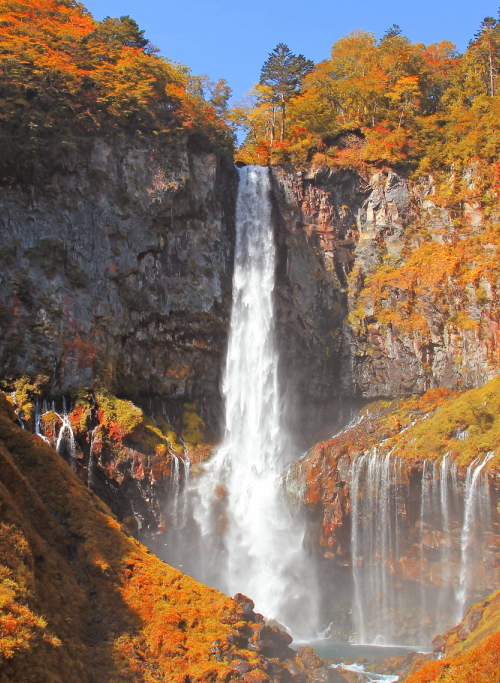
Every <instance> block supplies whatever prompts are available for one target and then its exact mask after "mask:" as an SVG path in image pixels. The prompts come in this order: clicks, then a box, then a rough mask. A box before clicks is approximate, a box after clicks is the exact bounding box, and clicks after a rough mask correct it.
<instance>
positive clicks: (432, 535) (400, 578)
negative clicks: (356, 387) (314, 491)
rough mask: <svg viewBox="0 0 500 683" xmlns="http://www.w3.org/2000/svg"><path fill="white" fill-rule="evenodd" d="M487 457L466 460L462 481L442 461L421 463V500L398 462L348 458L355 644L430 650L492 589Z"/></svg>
mask: <svg viewBox="0 0 500 683" xmlns="http://www.w3.org/2000/svg"><path fill="white" fill-rule="evenodd" d="M491 458H492V454H491V453H487V454H486V455H485V456H481V457H479V458H477V459H476V460H474V461H473V462H472V463H471V464H470V465H469V467H468V468H467V471H466V476H465V482H463V479H460V478H459V475H458V468H457V465H456V463H455V462H454V461H453V460H452V458H451V455H450V454H449V453H447V454H445V455H444V456H443V457H442V459H441V460H440V461H437V460H435V461H433V462H430V461H427V460H426V461H424V463H423V466H422V476H421V488H420V497H419V498H418V486H415V484H413V486H410V482H409V481H408V480H406V481H405V480H404V476H403V469H402V468H403V461H402V460H401V459H400V458H393V457H391V455H390V454H386V455H381V454H380V453H379V452H378V451H377V449H373V451H372V452H371V453H368V454H363V455H360V456H359V457H358V458H357V459H355V460H354V462H353V463H352V467H351V482H350V488H351V500H352V508H351V518H352V529H351V554H352V578H353V610H352V612H353V620H354V630H355V634H354V637H355V639H356V641H357V642H360V643H373V644H378V643H393V642H404V641H406V644H421V645H425V644H428V642H429V639H430V637H431V635H432V634H435V633H439V632H442V631H444V630H446V629H447V628H450V627H451V626H453V625H454V624H455V623H457V622H458V621H460V619H461V618H462V617H463V614H464V612H465V609H466V607H467V606H468V605H469V604H471V602H472V601H473V600H474V598H477V591H478V590H479V591H483V593H484V591H485V590H486V592H487V590H488V589H489V588H490V587H493V586H490V585H491V584H493V585H494V583H495V570H494V562H493V558H492V557H491V556H490V549H489V544H488V532H489V530H490V527H491V515H490V511H491V508H490V495H489V483H488V473H487V471H486V466H487V464H488V462H489V461H490V460H491ZM411 496H413V497H412V498H411ZM403 538H404V541H401V539H403ZM402 542H403V543H404V544H405V549H404V551H403V550H402V547H401V543H402ZM473 548H474V552H472V549H473ZM403 585H404V589H403ZM473 587H474V590H473V589H472V588H473Z"/></svg>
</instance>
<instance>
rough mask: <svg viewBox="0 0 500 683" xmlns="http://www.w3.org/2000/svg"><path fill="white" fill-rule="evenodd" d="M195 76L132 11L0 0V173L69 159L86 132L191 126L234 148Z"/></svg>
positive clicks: (65, 0) (48, 0) (58, 0)
mask: <svg viewBox="0 0 500 683" xmlns="http://www.w3.org/2000/svg"><path fill="white" fill-rule="evenodd" d="M134 31H135V38H136V39H135V41H134V40H130V33H131V32H132V33H133V32H134ZM195 82H196V83H197V80H196V79H195V78H194V77H192V76H191V74H190V72H189V70H188V69H187V68H186V67H184V66H183V65H179V64H175V65H174V64H173V63H172V62H170V61H169V60H168V59H166V58H164V57H159V56H158V55H156V54H155V50H154V49H150V48H149V43H148V41H146V40H145V39H143V37H142V32H141V31H139V30H138V27H137V25H136V24H135V22H133V20H130V18H128V17H122V18H121V19H119V20H111V19H109V18H107V19H105V20H104V21H103V22H97V21H95V20H94V19H93V18H92V16H91V15H90V13H89V12H88V11H87V10H86V9H85V7H84V6H83V5H82V4H81V3H79V2H75V1H74V0H1V2H0V93H1V95H2V98H1V102H0V145H1V146H2V148H3V150H4V154H3V155H2V156H3V160H2V163H0V180H1V179H2V175H3V178H4V180H11V179H12V178H13V177H14V176H15V175H16V173H19V167H20V166H23V164H24V165H27V164H28V163H31V165H32V166H33V163H34V162H36V163H42V164H45V165H47V163H48V162H49V161H52V163H56V162H57V163H59V164H60V163H62V162H63V161H64V155H65V154H66V153H68V151H69V149H71V145H74V144H75V141H76V142H78V140H79V138H81V137H82V136H85V135H87V134H88V133H97V132H104V133H111V132H113V133H116V132H120V130H121V131H132V132H133V131H140V132H143V133H150V134H151V133H154V134H156V135H159V134H160V135H161V134H162V133H165V134H166V136H165V137H166V140H168V139H169V137H168V136H170V137H171V136H172V133H173V132H175V131H181V132H182V130H183V129H184V128H186V127H187V128H188V129H189V130H191V129H195V130H199V131H200V132H202V133H203V134H204V135H205V136H206V137H208V139H210V140H211V141H212V143H213V144H220V145H223V146H224V145H225V146H226V147H230V145H231V142H232V137H231V134H230V131H229V129H228V127H227V126H226V124H225V123H224V122H223V121H222V119H220V118H219V117H218V116H217V115H216V114H215V109H214V107H213V106H212V104H211V103H210V102H207V101H205V100H204V97H203V93H202V92H200V89H199V88H197V90H196V88H195V86H194V83H195ZM195 91H196V92H195Z"/></svg>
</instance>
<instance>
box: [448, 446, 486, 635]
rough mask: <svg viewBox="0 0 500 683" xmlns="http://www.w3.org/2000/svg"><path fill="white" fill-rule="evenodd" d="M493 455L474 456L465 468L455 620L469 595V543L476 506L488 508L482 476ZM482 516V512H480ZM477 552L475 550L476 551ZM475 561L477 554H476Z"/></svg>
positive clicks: (459, 617) (472, 531) (472, 532)
mask: <svg viewBox="0 0 500 683" xmlns="http://www.w3.org/2000/svg"><path fill="white" fill-rule="evenodd" d="M492 457H493V453H491V452H489V453H486V455H485V456H484V457H483V458H481V457H478V458H476V459H475V460H474V461H473V462H472V463H471V464H470V465H469V467H468V468H467V475H466V479H465V500H464V523H463V527H462V537H461V541H460V551H461V557H460V576H459V584H458V591H457V612H456V621H457V622H458V621H460V620H461V619H462V617H463V616H464V611H465V606H466V603H467V598H468V597H469V583H470V579H471V569H472V567H471V560H472V557H471V552H470V550H471V545H472V541H473V537H474V529H475V523H476V517H477V512H478V508H479V510H480V515H481V509H483V510H484V504H485V503H486V504H487V505H488V508H489V496H488V495H486V494H485V493H483V494H482V493H481V492H482V491H484V489H485V488H488V481H487V477H482V476H481V475H482V472H483V470H484V468H485V466H486V465H487V464H488V462H489V461H490V460H491V458H492ZM482 514H483V516H484V512H483V513H482ZM476 553H477V551H476ZM476 561H477V554H476Z"/></svg>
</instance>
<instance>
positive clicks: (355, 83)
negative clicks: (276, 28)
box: [232, 17, 500, 172]
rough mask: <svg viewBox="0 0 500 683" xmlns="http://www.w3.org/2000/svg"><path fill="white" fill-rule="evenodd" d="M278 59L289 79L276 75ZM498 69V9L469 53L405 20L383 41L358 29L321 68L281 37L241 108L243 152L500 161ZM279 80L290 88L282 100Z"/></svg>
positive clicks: (355, 161)
mask: <svg viewBox="0 0 500 683" xmlns="http://www.w3.org/2000/svg"><path fill="white" fill-rule="evenodd" d="M294 59H295V60H297V59H298V60H299V62H300V63H301V65H302V71H301V73H300V74H299V76H298V78H295V81H294V83H293V87H288V88H287V85H286V84H287V79H288V77H289V75H288V72H287V63H294ZM278 63H280V64H279V67H281V82H280V80H279V78H278V79H277V78H276V76H275V78H274V81H273V80H272V79H270V78H269V77H268V71H269V67H270V65H271V66H274V67H275V71H276V65H277V64H278ZM277 70H278V71H279V70H280V69H279V68H278V69H277ZM499 70H500V22H499V21H498V20H496V19H494V18H492V17H487V18H486V19H485V20H484V21H483V22H482V24H481V26H480V28H479V30H478V32H477V33H476V35H475V36H474V37H473V39H472V40H471V41H470V43H469V46H468V48H467V50H466V51H465V53H464V54H463V55H460V54H459V53H458V52H457V50H456V49H455V46H454V45H453V44H452V43H450V42H449V41H441V42H439V43H434V44H432V45H427V46H426V45H424V44H423V43H412V42H410V41H409V40H408V38H406V37H405V36H404V35H402V32H401V30H400V28H399V26H397V25H393V26H392V27H391V28H390V29H389V30H388V31H386V33H385V34H384V36H383V37H382V38H381V40H379V41H377V40H376V38H375V36H374V35H373V33H370V32H367V31H361V30H358V31H352V32H351V33H349V34H348V35H345V36H342V37H341V38H340V39H339V40H338V41H337V42H336V43H335V44H334V45H333V47H332V50H331V54H330V58H329V59H326V60H324V61H322V62H320V63H319V64H317V65H315V66H313V65H311V62H309V61H308V60H306V59H305V58H304V57H303V56H302V55H299V56H298V57H296V56H295V55H293V54H292V53H291V52H290V51H289V50H288V48H287V46H286V45H279V46H278V47H277V48H276V49H275V50H274V52H272V53H271V54H270V56H269V59H268V61H267V62H266V64H265V65H264V67H263V69H262V73H261V78H260V81H259V83H258V84H257V85H256V86H255V87H254V88H253V90H252V92H251V93H250V95H249V96H248V97H247V98H246V101H243V102H240V103H239V104H238V105H237V106H235V107H234V108H233V110H232V118H233V120H234V121H235V122H236V123H237V124H238V125H240V126H242V128H243V129H244V130H245V132H246V138H245V141H244V143H243V145H242V147H241V150H240V153H239V156H240V159H241V160H242V161H245V162H247V163H283V162H287V161H291V162H293V163H295V164H299V165H300V164H303V163H305V162H311V161H312V160H313V157H314V158H315V162H316V163H322V164H329V165H336V166H338V165H340V166H353V165H354V166H359V165H360V164H375V165H379V166H380V165H395V164H400V165H401V164H402V165H405V166H406V167H407V168H408V167H409V168H411V169H413V170H415V169H416V170H418V171H419V172H427V171H429V170H430V169H431V168H435V167H436V166H438V167H440V166H443V165H446V164H450V163H452V162H455V163H457V162H459V161H460V160H469V159H471V158H473V157H475V156H481V157H483V158H484V159H488V160H490V161H493V160H494V159H495V158H496V156H497V155H498V152H499V151H500V136H499V132H498V125H497V122H498V120H499V117H498V115H499V113H500V108H499V95H498V94H497V93H498V91H499V87H500V85H499V83H498V79H499ZM280 87H281V88H282V89H283V88H284V90H285V91H286V94H284V95H283V94H281V100H280V92H279V88H280ZM278 100H280V101H279V102H278ZM279 107H281V108H280V109H279V112H278V113H279V115H280V119H281V120H280V122H279V123H280V130H279V132H278V134H277V132H276V118H277V109H278V108H279ZM343 133H344V134H346V135H347V137H348V134H349V133H350V135H351V144H348V142H346V140H347V138H346V135H344V136H343V135H342V134H343ZM342 140H344V143H345V144H336V143H339V142H340V143H342Z"/></svg>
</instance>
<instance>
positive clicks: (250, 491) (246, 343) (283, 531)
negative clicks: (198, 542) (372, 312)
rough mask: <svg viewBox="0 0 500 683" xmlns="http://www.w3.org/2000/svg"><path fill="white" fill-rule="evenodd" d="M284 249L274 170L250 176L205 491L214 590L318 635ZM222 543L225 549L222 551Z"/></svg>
mask: <svg viewBox="0 0 500 683" xmlns="http://www.w3.org/2000/svg"><path fill="white" fill-rule="evenodd" d="M274 276H275V244H274V234H273V229H272V225H271V201H270V181H269V172H268V169H267V168H264V167H256V166H247V167H245V168H243V169H240V183H239V191H238V201H237V212H236V251H235V267H234V276H233V305H232V313H231V326H230V334H229V343H228V351H227V361H226V369H225V378H224V385H223V392H224V397H225V407H226V425H225V435H224V438H223V442H222V445H221V446H220V447H219V449H218V450H217V452H216V454H215V456H214V457H213V459H212V460H211V461H210V462H209V463H208V465H207V466H206V468H205V472H204V474H203V475H202V476H201V477H200V478H199V479H198V481H197V483H196V488H197V493H198V495H199V501H198V504H197V505H195V517H196V519H197V521H198V523H199V525H200V528H201V532H202V547H203V549H204V550H203V552H204V553H205V555H206V556H210V557H211V558H212V561H210V560H206V561H205V562H204V563H203V564H204V566H205V569H207V568H209V567H211V572H212V576H210V575H208V576H207V574H206V573H205V577H204V578H205V579H206V580H207V582H209V583H212V584H215V585H216V586H217V587H218V588H221V589H222V590H224V591H225V592H227V593H229V594H230V595H233V594H235V593H237V592H242V593H246V594H247V595H249V596H250V597H251V598H252V600H254V602H255V605H256V609H257V610H259V611H261V612H262V613H263V614H264V615H265V616H267V617H272V618H275V619H277V620H278V621H281V622H282V623H283V624H285V625H287V626H289V627H290V628H291V629H292V630H293V631H294V632H295V633H296V634H308V633H309V634H311V633H312V632H314V631H315V629H316V623H315V622H316V600H315V595H314V590H313V586H314V579H313V576H312V571H311V569H310V568H309V567H308V563H307V558H306V554H305V551H304V550H303V545H302V544H303V534H304V529H303V526H302V525H301V523H300V522H299V520H297V519H295V518H293V517H292V514H291V512H290V511H289V509H288V507H287V504H286V502H285V500H284V497H283V496H282V492H281V484H280V482H281V474H282V471H283V469H284V468H285V466H286V465H287V464H288V463H289V461H290V457H289V449H288V448H287V443H286V436H285V432H284V428H283V424H282V413H281V411H282V406H281V397H280V390H279V382H278V351H277V346H276V333H275V314H274V300H273V299H274V293H273V290H274ZM221 540H222V547H221V543H220V541H221ZM217 545H218V546H219V552H218V554H217V552H216V550H215V548H216V546H217Z"/></svg>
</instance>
